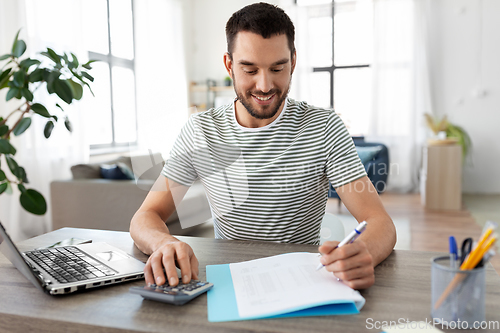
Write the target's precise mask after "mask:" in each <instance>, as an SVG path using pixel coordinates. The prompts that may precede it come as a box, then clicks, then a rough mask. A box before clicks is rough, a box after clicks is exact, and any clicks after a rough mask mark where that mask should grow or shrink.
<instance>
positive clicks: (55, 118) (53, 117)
mask: <svg viewBox="0 0 500 333" xmlns="http://www.w3.org/2000/svg"><path fill="white" fill-rule="evenodd" d="M51 117H52V119H54V120H55V121H56V122H57V120H58V119H59V118H57V116H54V115H51Z"/></svg>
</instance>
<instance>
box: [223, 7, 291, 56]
mask: <svg viewBox="0 0 500 333" xmlns="http://www.w3.org/2000/svg"><path fill="white" fill-rule="evenodd" d="M240 31H248V32H253V33H255V34H259V35H261V36H262V37H264V38H270V37H272V36H275V35H281V34H286V37H287V39H288V47H289V48H290V53H291V56H292V57H293V54H294V53H295V44H294V40H295V27H294V26H293V23H292V20H290V17H288V15H287V14H286V13H285V11H284V10H283V9H281V8H279V7H278V6H275V5H271V4H268V3H265V2H259V3H254V4H251V5H248V6H246V7H243V8H242V9H240V10H238V11H237V12H235V13H234V14H233V15H232V16H231V18H229V21H227V23H226V39H227V52H228V53H229V56H230V57H231V58H232V57H233V56H232V53H233V51H234V42H235V40H236V35H237V34H238V32H240Z"/></svg>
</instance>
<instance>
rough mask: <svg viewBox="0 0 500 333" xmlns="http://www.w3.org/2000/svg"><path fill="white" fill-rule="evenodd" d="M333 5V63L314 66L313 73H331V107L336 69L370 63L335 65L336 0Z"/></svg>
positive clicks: (363, 65)
mask: <svg viewBox="0 0 500 333" xmlns="http://www.w3.org/2000/svg"><path fill="white" fill-rule="evenodd" d="M331 6H332V14H331V15H332V65H331V66H326V67H313V68H312V71H313V73H319V72H327V73H329V74H330V107H331V108H333V107H334V105H335V103H334V102H335V97H334V95H335V90H334V89H335V71H336V70H342V69H350V68H367V67H371V65H370V64H359V65H344V66H335V0H331Z"/></svg>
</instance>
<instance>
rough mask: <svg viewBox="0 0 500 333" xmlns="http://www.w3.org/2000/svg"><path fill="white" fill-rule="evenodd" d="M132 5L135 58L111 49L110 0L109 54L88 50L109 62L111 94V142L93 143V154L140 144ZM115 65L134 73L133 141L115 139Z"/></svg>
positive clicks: (119, 150) (133, 27)
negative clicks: (122, 56)
mask: <svg viewBox="0 0 500 333" xmlns="http://www.w3.org/2000/svg"><path fill="white" fill-rule="evenodd" d="M130 6H131V10H132V49H133V58H132V59H131V60H130V59H125V58H120V57H117V56H114V55H113V54H112V51H111V23H110V10H109V9H110V8H109V7H110V5H109V0H106V9H107V23H108V54H103V53H98V52H93V51H88V55H89V59H93V60H98V61H100V62H104V63H107V64H108V66H109V88H110V90H109V92H108V93H109V96H110V105H111V143H103V144H92V145H90V152H91V154H99V153H108V152H121V151H125V150H128V148H129V147H135V146H137V145H138V134H139V131H138V119H137V118H138V117H137V79H136V72H135V56H136V52H135V16H134V1H133V0H130ZM113 67H122V68H127V69H130V70H131V71H132V73H133V74H134V95H135V96H134V97H135V98H134V101H135V103H134V104H135V105H134V116H135V132H136V136H135V137H136V139H135V141H133V142H122V143H117V142H116V141H115V112H114V101H113V99H114V97H113Z"/></svg>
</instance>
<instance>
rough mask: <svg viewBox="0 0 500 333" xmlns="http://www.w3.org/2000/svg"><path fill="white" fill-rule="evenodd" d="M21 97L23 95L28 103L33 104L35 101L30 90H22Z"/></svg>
mask: <svg viewBox="0 0 500 333" xmlns="http://www.w3.org/2000/svg"><path fill="white" fill-rule="evenodd" d="M21 95H23V97H24V98H26V100H27V101H29V102H32V101H33V94H32V93H31V91H29V89H27V88H23V89H21Z"/></svg>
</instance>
